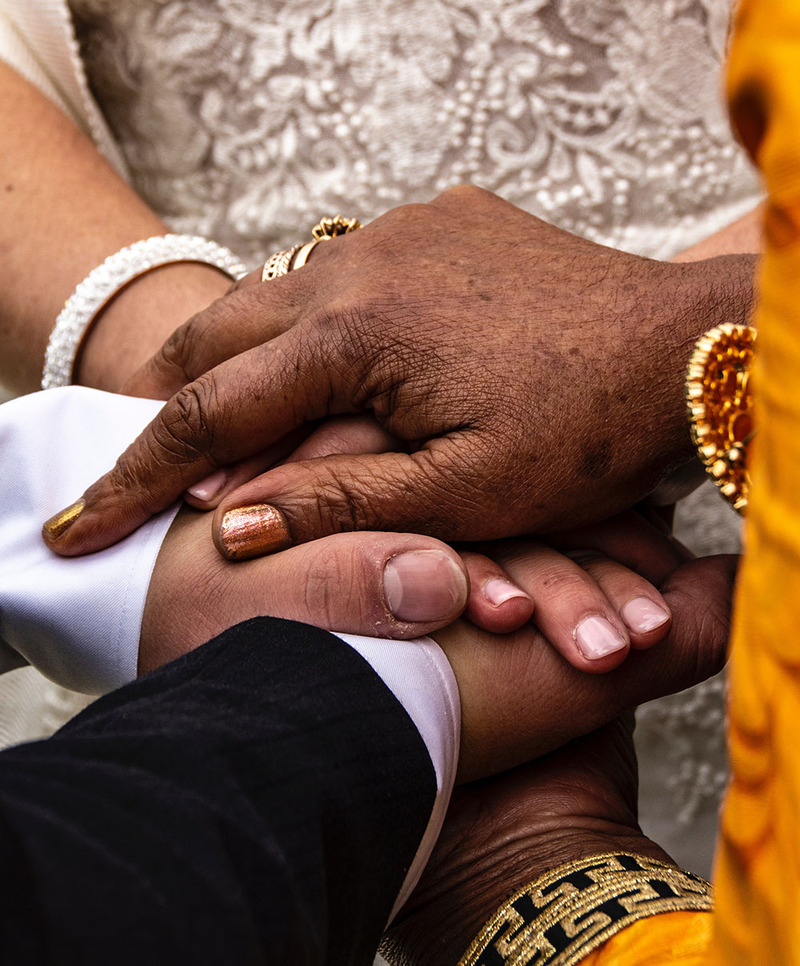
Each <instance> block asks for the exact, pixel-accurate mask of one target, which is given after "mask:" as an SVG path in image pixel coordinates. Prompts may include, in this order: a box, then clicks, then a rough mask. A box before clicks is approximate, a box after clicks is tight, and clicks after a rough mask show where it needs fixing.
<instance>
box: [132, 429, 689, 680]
mask: <svg viewBox="0 0 800 966" xmlns="http://www.w3.org/2000/svg"><path fill="white" fill-rule="evenodd" d="M321 438H322V437H320V439H321ZM631 518H632V520H631V522H630V523H629V524H626V523H625V522H622V523H620V525H619V526H618V527H617V528H616V529H615V528H613V527H611V526H609V527H608V528H607V529H608V530H609V532H611V533H615V534H616V533H617V531H623V530H624V532H625V533H627V534H628V537H627V543H628V544H630V545H631V549H629V550H628V553H629V556H630V558H631V560H634V559H636V560H638V561H639V564H640V567H641V569H643V570H647V571H648V573H649V575H650V576H651V579H654V580H655V579H657V580H658V581H659V582H660V581H661V580H663V579H664V578H665V577H666V575H667V574H668V573H670V572H672V571H673V570H674V569H675V568H676V567H677V566H678V565H679V564H681V563H683V562H684V561H685V557H684V556H683V555H681V554H679V553H678V552H677V551H676V550H675V549H674V548H673V547H672V545H671V544H670V542H669V541H668V540H666V539H665V537H664V535H663V534H662V533H659V532H657V531H655V530H654V529H653V528H648V526H647V525H646V524H644V522H642V521H641V520H640V518H637V515H636V514H631ZM637 521H638V522H637ZM634 535H635V539H634ZM581 537H586V540H587V541H589V535H588V533H587V534H581ZM635 541H638V543H636V544H635V546H634V543H635ZM610 542H611V541H610V539H609V538H608V537H607V536H605V534H602V533H601V534H600V535H599V536H598V538H597V539H596V540H594V543H595V544H596V545H597V546H598V547H600V548H602V545H603V544H604V543H610ZM586 545H588V543H587V544H586ZM493 552H494V559H492V558H491V557H489V556H486V555H484V554H478V553H475V552H469V553H463V554H462V555H461V559H459V555H458V554H457V553H456V552H455V551H454V550H452V549H451V548H449V547H447V546H446V545H444V544H441V543H439V541H437V540H434V539H432V538H429V537H423V536H413V535H410V534H387V533H373V534H367V533H354V534H334V535H332V536H331V537H327V538H322V539H320V540H318V541H312V542H310V543H307V544H302V545H300V546H298V547H293V548H290V549H289V550H286V551H284V552H283V553H281V554H276V555H273V556H270V557H265V558H262V559H259V560H253V561H249V562H247V563H243V564H231V563H229V562H227V561H224V560H222V559H221V558H220V557H219V556H218V555H217V554H216V553H215V552H214V550H213V547H212V545H211V542H210V541H209V540H208V515H207V514H199V513H195V512H193V511H191V510H189V509H188V508H187V509H185V510H183V511H181V513H180V514H179V515H178V517H177V518H176V521H175V522H174V523H173V525H172V527H171V528H170V530H169V532H168V534H167V537H166V539H165V541H164V545H163V547H162V549H161V551H160V553H159V556H158V559H157V562H156V566H155V568H154V571H153V575H152V579H151V582H150V590H149V593H148V599H147V606H146V609H145V613H144V619H143V623H142V634H141V646H140V656H139V670H140V672H145V671H149V670H152V669H153V668H155V667H157V666H159V665H160V664H163V663H164V662H165V661H168V660H172V659H174V658H176V657H178V656H179V655H180V654H183V653H185V652H186V651H188V650H190V649H192V648H194V647H197V646H198V645H199V644H201V643H203V641H205V640H207V639H208V638H210V637H213V636H214V635H215V634H218V633H220V632H221V631H222V630H224V629H225V628H226V627H228V626H230V625H232V624H234V623H237V622H238V621H241V620H245V619H247V618H248V617H253V616H256V615H258V614H263V615H273V616H279V617H285V618H290V619H295V620H301V621H306V622H308V623H312V624H317V625H319V626H322V627H326V628H328V629H332V630H339V631H349V632H351V633H363V634H368V635H372V636H379V637H394V638H408V637H415V636H419V635H422V634H426V633H428V632H430V631H431V630H433V629H434V628H439V627H443V626H445V625H447V624H449V623H450V622H451V621H454V620H455V619H456V618H457V617H458V616H459V614H460V613H461V611H462V610H463V609H464V604H465V602H466V603H467V614H468V615H469V617H470V618H471V619H472V621H473V622H475V623H476V624H478V625H479V626H480V628H482V629H483V630H485V631H489V632H494V633H506V632H510V631H515V630H518V629H519V628H522V627H524V625H525V624H526V622H527V621H528V620H529V618H530V617H531V613H532V612H533V614H534V619H535V621H536V625H537V627H538V628H539V630H540V631H541V633H542V634H543V635H544V638H541V637H540V636H539V635H538V634H536V633H535V631H534V630H533V628H532V627H530V628H528V629H527V632H525V634H524V639H525V640H526V641H527V640H529V641H531V642H536V644H537V645H538V644H539V642H540V641H543V640H544V639H545V638H546V639H547V641H549V642H550V643H551V644H552V645H553V646H554V647H555V648H556V649H557V651H558V652H559V653H560V654H561V655H562V656H563V657H564V658H565V659H566V660H567V661H568V662H569V663H570V664H572V665H573V666H574V667H576V668H578V669H580V670H584V671H589V672H594V673H601V672H607V671H609V670H611V669H612V668H614V667H616V666H617V665H618V664H619V663H620V662H621V661H622V660H623V659H624V658H625V656H626V655H627V653H628V649H629V646H630V645H632V646H633V647H634V648H636V649H644V648H648V647H652V646H653V645H654V644H656V643H658V642H660V641H662V640H663V639H664V638H665V636H666V635H667V632H668V631H669V630H670V625H671V617H670V609H669V605H668V603H667V602H666V601H665V599H664V598H663V597H662V595H661V594H659V593H658V591H657V590H656V589H655V588H654V587H653V586H652V585H651V584H650V583H649V582H648V580H646V579H645V578H644V577H643V576H640V575H639V574H637V573H634V572H633V571H631V570H628V569H627V568H626V567H623V566H622V565H621V564H618V563H616V562H615V561H612V560H608V559H606V558H605V557H603V556H602V554H601V553H596V552H594V553H591V552H589V551H587V550H583V551H582V564H579V563H577V562H576V561H575V560H573V559H571V558H570V557H567V556H563V555H562V554H560V553H558V552H556V551H554V550H552V549H551V548H549V547H546V546H544V545H541V544H538V543H535V542H533V541H519V542H513V543H511V544H508V545H505V546H497V547H495V548H493ZM512 574H514V575H515V576H512ZM534 608H535V610H534ZM463 628H464V629H463V631H462V632H460V634H459V636H460V635H461V634H462V633H463V635H464V636H465V637H467V638H469V639H470V640H473V641H477V640H478V637H477V635H478V631H477V629H475V628H471V627H470V625H469V624H468V623H466V622H464V623H463ZM487 639H489V640H491V638H490V637H489V636H488V635H487Z"/></svg>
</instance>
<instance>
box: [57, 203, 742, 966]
mask: <svg viewBox="0 0 800 966" xmlns="http://www.w3.org/2000/svg"><path fill="white" fill-rule="evenodd" d="M752 270H753V262H752V259H750V258H747V257H744V256H726V257H723V258H718V259H714V260H710V261H701V262H695V263H690V264H684V265H677V264H671V263H660V262H654V261H650V260H646V259H642V258H639V257H636V256H632V255H627V254H623V253H621V252H617V251H614V250H611V249H607V248H603V247H601V246H598V245H595V244H593V243H591V242H588V241H584V240H582V239H579V238H576V237H574V236H572V235H569V234H568V233H566V232H564V231H561V230H559V229H556V228H553V227H551V226H549V225H547V224H545V223H543V222H541V221H539V220H538V219H536V218H534V217H532V216H531V215H528V214H526V213H524V212H522V211H520V210H519V209H517V208H515V207H514V206H512V205H510V204H508V203H506V202H504V201H502V200H500V199H499V198H497V197H495V196H493V195H490V194H489V193H487V192H484V191H481V190H480V189H475V188H461V189H454V190H451V191H448V192H446V193H445V194H443V195H441V196H439V197H438V198H437V199H435V200H434V201H433V202H432V203H431V204H429V205H421V206H408V207H405V208H401V209H397V210H395V211H393V212H389V213H388V214H387V215H384V216H383V217H381V218H379V219H377V220H376V221H374V222H373V223H372V224H370V225H368V226H367V227H366V228H364V229H363V230H361V231H358V232H355V233H352V234H349V235H346V236H343V237H341V238H337V239H333V240H332V241H331V242H330V243H328V244H324V245H319V246H317V247H316V248H315V249H314V251H313V254H312V256H311V258H310V260H309V261H308V263H307V264H306V265H305V266H304V267H303V268H302V269H301V270H299V271H297V272H290V273H289V274H287V275H285V276H282V277H280V278H277V279H274V280H271V281H269V282H267V283H265V284H261V282H260V272H259V273H254V274H253V275H251V276H248V277H247V278H245V279H244V280H242V281H241V282H240V283H238V284H236V285H234V286H233V290H232V291H230V292H229V293H228V294H226V295H225V296H224V297H222V298H220V299H219V300H217V301H216V302H214V303H213V304H212V305H211V306H210V307H209V308H208V309H207V310H205V311H203V312H200V313H199V314H198V315H196V316H194V317H193V318H192V319H190V320H189V321H188V322H187V323H186V324H185V325H184V326H182V327H181V328H179V329H178V330H177V331H176V332H175V333H174V334H173V335H172V336H171V337H170V338H169V339H168V340H167V342H166V343H165V344H164V346H163V347H162V348H161V349H160V350H159V351H158V352H157V353H156V354H155V356H153V358H152V359H151V360H150V361H149V362H148V363H147V364H146V365H145V366H144V367H143V368H142V369H140V370H139V371H138V372H137V373H135V375H133V376H132V377H128V378H126V379H123V378H122V377H121V378H120V380H119V383H118V385H117V386H116V388H122V389H123V390H124V391H125V392H127V393H130V394H134V395H143V396H149V397H153V398H160V399H165V400H167V401H166V404H165V405H164V408H163V409H162V410H161V412H160V413H159V415H158V416H157V417H156V419H155V420H154V421H153V422H152V423H151V424H150V426H148V427H147V429H146V430H145V431H144V433H143V434H142V435H141V436H140V437H139V439H137V440H136V441H135V442H134V443H133V444H132V445H131V446H130V447H129V449H128V450H127V451H126V452H125V453H124V454H123V455H122V456H121V457H120V459H119V461H118V463H117V464H116V466H115V467H114V469H113V470H112V471H111V472H110V473H109V474H108V475H106V476H105V477H103V478H102V479H101V480H99V481H98V482H97V483H95V484H94V485H93V486H92V487H91V488H90V489H89V490H88V491H87V492H86V493H85V494H84V496H83V498H82V499H81V500H80V501H78V503H76V504H75V505H74V506H73V507H71V508H68V511H67V512H65V513H62V514H59V515H57V516H56V517H55V518H53V520H52V521H50V522H49V523H48V524H46V525H45V528H44V537H45V540H46V541H47V543H48V545H49V546H50V547H51V548H52V549H53V550H54V551H55V552H56V553H59V554H63V555H67V556H73V555H78V554H83V553H87V552H92V551H96V550H98V549H101V548H103V547H106V546H109V545H110V544H112V543H114V542H115V541H117V540H119V539H121V538H123V537H124V536H126V535H127V534H128V533H130V532H131V531H132V530H134V529H135V528H136V527H137V526H139V525H140V524H141V523H143V522H144V521H145V520H146V519H148V518H149V517H150V516H151V515H152V514H154V513H156V512H158V511H160V510H162V509H164V508H166V507H167V506H169V505H170V504H171V503H173V502H174V501H175V500H176V499H177V498H178V497H179V496H181V495H182V494H183V495H184V496H185V499H186V502H187V503H188V504H191V506H189V507H185V508H184V509H183V510H182V511H181V513H180V514H179V515H178V517H177V518H176V521H175V523H174V524H173V526H172V528H171V530H170V533H169V535H168V538H167V540H166V542H165V543H164V546H163V548H162V550H161V553H160V556H159V558H158V562H157V564H156V569H155V571H154V574H153V580H152V582H151V588H150V593H149V596H148V600H147V605H146V610H145V615H144V621H143V625H142V638H141V649H140V658H139V670H140V672H146V671H149V670H151V669H153V668H155V667H157V666H159V665H160V664H162V663H164V662H165V661H168V660H171V659H172V658H174V657H177V656H178V655H179V654H181V653H184V652H185V651H187V650H189V649H191V648H193V647H196V646H198V645H200V644H201V643H202V642H203V641H205V640H207V639H208V638H210V637H212V636H214V635H215V634H217V633H219V632H220V631H222V630H223V629H225V628H226V627H228V626H230V625H231V624H233V623H236V622H238V621H240V620H244V619H246V618H248V617H251V616H254V615H256V614H272V615H276V616H281V617H287V618H292V619H296V620H301V621H307V622H309V623H314V624H318V625H321V626H324V627H327V628H330V629H333V630H340V631H349V632H356V633H364V634H371V635H377V636H383V637H396V638H406V637H414V636H418V635H422V634H430V635H431V636H432V637H433V638H434V639H435V640H436V641H437V642H438V643H439V644H440V646H441V647H442V648H443V649H444V651H445V653H446V655H447V657H448V659H449V661H450V662H451V664H452V666H453V669H454V672H455V675H456V679H457V682H458V686H459V691H460V696H461V704H462V747H461V755H460V762H459V779H460V780H461V781H472V780H475V779H478V778H481V777H483V776H487V775H492V774H496V773H499V772H503V771H505V770H506V769H510V768H513V767H514V766H518V765H520V764H521V763H523V762H527V761H531V760H532V759H539V760H538V761H536V762H534V763H533V764H531V765H526V766H523V767H522V768H521V769H518V770H517V771H513V772H511V773H509V774H505V775H502V776H501V777H499V778H497V779H492V780H489V781H483V782H480V783H479V784H477V785H474V786H471V787H470V788H469V789H466V790H464V791H462V793H461V794H460V795H458V794H457V795H456V796H455V797H454V800H453V803H452V807H451V811H452V815H451V820H450V822H449V823H448V824H447V825H446V827H445V831H444V833H443V836H442V839H441V841H440V845H439V847H438V849H437V852H435V853H434V857H433V859H432V861H431V864H430V865H429V868H428V871H427V873H426V876H425V878H424V879H423V881H422V883H421V884H420V887H419V889H418V891H417V893H416V895H415V897H414V898H413V899H412V901H411V903H410V904H409V905H408V907H407V912H406V914H405V917H404V918H403V919H402V921H401V922H400V924H399V925H398V926H397V927H396V930H395V932H396V936H397V937H399V938H398V941H402V942H403V943H405V944H407V947H408V949H409V950H410V952H409V956H413V955H414V950H415V949H417V950H418V952H417V955H419V956H423V953H422V950H423V949H425V950H426V952H425V955H428V957H430V945H429V940H430V935H431V934H432V932H433V931H436V930H439V931H440V935H441V942H442V949H441V958H437V959H436V960H435V961H436V962H437V963H438V962H442V963H444V962H448V961H450V960H452V961H453V962H455V961H456V959H457V957H458V955H459V954H460V953H461V952H463V949H464V948H465V947H466V945H467V944H468V942H469V939H470V938H471V937H472V935H474V933H475V931H476V930H477V928H478V927H479V926H480V924H481V922H482V921H483V919H484V918H485V917H486V916H487V915H488V914H489V913H490V912H491V911H492V910H493V908H494V907H495V906H496V905H497V903H498V902H499V901H501V900H502V899H503V898H504V897H505V896H506V895H507V894H508V893H509V892H511V891H513V890H514V888H516V886H518V885H520V884H521V883H523V882H526V881H529V880H530V879H531V878H533V877H534V876H535V875H536V874H538V872H540V871H543V869H544V868H547V867H548V866H552V865H554V864H557V863H558V862H560V861H563V860H564V859H569V858H575V857H576V854H577V855H583V854H587V852H592V851H594V852H597V851H604V850H606V849H607V848H611V849H613V848H626V849H628V850H631V849H633V850H634V851H639V852H644V853H646V854H650V855H655V856H656V857H662V858H663V853H661V852H660V851H659V850H658V847H657V846H655V845H654V844H653V843H651V842H648V841H647V840H646V839H644V838H643V836H642V834H641V832H640V831H639V829H638V826H637V824H636V805H635V759H634V758H633V757H632V747H631V744H630V735H631V730H632V726H631V722H630V720H629V719H628V718H625V717H623V718H620V717H618V716H620V715H622V714H623V713H624V712H625V711H626V709H629V708H631V707H633V706H635V705H636V704H637V703H639V702H641V701H645V700H649V699H651V698H654V697H656V696H659V695H661V694H665V693H669V692H672V691H675V690H679V689H682V688H684V687H687V686H689V685H691V684H693V683H696V682H697V681H700V680H702V679H704V678H705V677H707V676H708V675H710V674H712V673H714V672H715V671H717V670H718V669H719V668H720V667H721V665H722V662H723V660H724V651H725V643H726V639H727V630H728V612H729V603H730V596H731V591H732V584H733V578H734V571H735V559H734V558H731V557H717V558H706V559H700V560H697V559H693V558H692V555H691V554H690V553H689V552H688V551H686V550H685V549H684V548H682V547H681V546H680V545H678V544H677V543H676V542H675V541H674V540H673V539H672V538H671V537H670V536H669V530H668V527H667V525H666V524H665V523H664V521H663V519H662V518H661V517H660V516H659V515H658V514H657V513H656V512H655V511H653V510H645V509H641V508H635V504H637V502H638V501H640V500H641V499H642V498H643V497H644V496H645V495H646V494H647V493H648V492H650V491H651V490H652V489H653V487H654V486H655V485H656V484H657V483H658V482H659V480H660V479H661V478H662V477H663V476H664V475H665V474H666V473H667V472H668V471H670V470H671V469H674V468H675V467H676V466H679V465H680V464H681V463H685V462H686V461H687V460H688V459H689V457H690V455H691V447H690V442H689V435H688V431H687V429H686V427H685V417H684V415H683V402H682V392H681V387H682V378H683V367H684V365H685V361H686V358H687V356H688V349H689V346H690V344H691V342H692V341H693V339H694V337H695V335H696V333H697V332H698V331H699V330H700V329H702V328H707V327H708V325H709V324H711V322H713V318H714V316H715V314H722V313H725V317H726V319H727V320H729V321H730V320H731V314H732V313H735V314H736V315H737V316H740V317H741V318H742V320H745V319H746V316H747V313H748V311H749V308H750V303H751V297H752V295H751V291H752ZM721 272H724V273H725V275H726V277H727V278H729V279H731V280H732V281H731V289H730V295H729V296H728V297H727V298H720V293H719V291H717V290H715V282H714V279H715V278H716V277H717V276H718V275H719V274H720V273H721ZM698 319H700V320H701V321H700V323H699V324H698ZM709 320H711V322H710V321H709ZM102 327H103V320H102V319H101V320H100V322H99V323H98V330H99V331H102ZM93 340H94V333H93V334H92V336H91V337H90V339H89V340H88V343H87V347H86V349H85V350H84V352H85V353H86V354H88V353H90V352H91V348H92V342H93ZM198 511H213V515H212V516H211V517H209V515H208V514H207V513H203V512H198ZM209 519H210V520H211V521H212V523H211V530H212V535H213V538H214V543H213V544H212V541H211V540H209V539H208V537H209ZM597 521H602V522H597ZM542 533H546V534H547V538H546V542H543V541H541V540H539V539H537V538H534V537H531V536H529V535H530V534H542ZM442 541H448V543H445V542H442ZM451 543H452V546H451V545H450V544H451ZM214 544H215V545H216V549H215V546H214ZM218 550H219V551H221V553H218V552H217V551H218ZM269 550H280V551H281V552H280V553H275V554H272V555H263V554H264V552H265V551H269ZM258 554H262V555H261V556H258ZM226 558H227V559H226ZM247 558H250V559H247ZM239 559H243V560H245V562H235V561H236V560H239ZM585 672H590V673H585ZM591 672H602V673H599V674H598V673H591ZM597 729H600V730H597ZM570 743H571V744H570ZM556 749H562V750H561V751H557V750H556ZM543 755H546V756H547V757H545V758H541V756H543ZM482 871H485V872H487V873H488V874H487V875H486V876H483V875H482V874H481V873H482ZM476 873H477V874H476ZM440 927H441V928H440ZM421 936H427V939H426V940H425V942H422V940H421V939H420V937H421ZM448 957H449V958H448ZM420 961H421V962H422V961H424V959H420ZM427 961H428V962H430V961H431V960H430V958H428V960H427Z"/></svg>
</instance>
